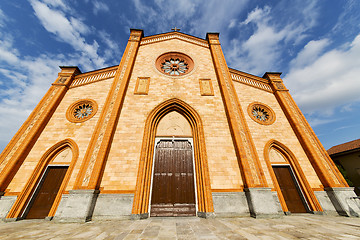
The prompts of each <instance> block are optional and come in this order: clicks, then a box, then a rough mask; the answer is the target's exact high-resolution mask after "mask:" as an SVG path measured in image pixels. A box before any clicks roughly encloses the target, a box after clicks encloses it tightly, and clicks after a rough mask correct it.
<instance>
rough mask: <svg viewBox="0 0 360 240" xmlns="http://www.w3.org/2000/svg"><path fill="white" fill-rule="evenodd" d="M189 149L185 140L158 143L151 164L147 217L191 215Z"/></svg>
mask: <svg viewBox="0 0 360 240" xmlns="http://www.w3.org/2000/svg"><path fill="white" fill-rule="evenodd" d="M192 156H193V153H192V146H191V143H190V141H188V140H160V141H159V142H158V143H157V145H156V149H155V162H154V173H153V184H152V195H151V210H150V216H151V217H154V216H195V215H196V206H195V205H196V203H195V187H194V186H195V184H194V168H193V159H192Z"/></svg>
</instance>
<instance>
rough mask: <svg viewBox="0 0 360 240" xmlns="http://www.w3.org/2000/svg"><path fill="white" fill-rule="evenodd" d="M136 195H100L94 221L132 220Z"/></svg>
mask: <svg viewBox="0 0 360 240" xmlns="http://www.w3.org/2000/svg"><path fill="white" fill-rule="evenodd" d="M133 199H134V194H99V196H98V198H97V200H96V204H95V209H94V214H93V219H130V218H131V209H132V204H133Z"/></svg>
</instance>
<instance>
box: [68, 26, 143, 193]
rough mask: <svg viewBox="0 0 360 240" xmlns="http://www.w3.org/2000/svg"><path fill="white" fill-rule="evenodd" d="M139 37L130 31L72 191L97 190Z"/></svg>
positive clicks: (139, 31) (134, 31)
mask: <svg viewBox="0 0 360 240" xmlns="http://www.w3.org/2000/svg"><path fill="white" fill-rule="evenodd" d="M142 36H143V31H142V30H137V29H131V31H130V38H129V40H128V44H127V46H126V49H125V52H124V54H123V57H122V59H121V62H120V64H119V67H118V69H117V71H116V74H115V77H114V82H113V84H112V87H111V90H110V92H109V94H108V96H107V99H106V103H105V106H104V108H103V110H102V111H101V116H100V119H99V121H98V123H97V125H96V130H95V132H94V134H93V136H92V138H91V141H90V144H89V147H88V149H87V151H86V154H85V158H84V161H83V164H82V166H81V170H80V174H79V175H78V177H77V179H76V185H75V189H93V190H95V189H98V188H99V186H100V181H101V176H102V172H103V171H104V168H105V163H106V159H107V156H108V153H109V151H110V147H111V142H112V139H113V136H114V133H115V129H116V126H117V122H118V119H119V116H120V112H121V109H122V105H123V103H124V99H125V94H126V90H127V87H128V84H129V80H130V76H131V73H132V69H133V66H134V63H135V58H136V54H137V51H138V48H139V45H140V41H141V38H142Z"/></svg>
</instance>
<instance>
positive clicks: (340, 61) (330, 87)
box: [284, 35, 360, 115]
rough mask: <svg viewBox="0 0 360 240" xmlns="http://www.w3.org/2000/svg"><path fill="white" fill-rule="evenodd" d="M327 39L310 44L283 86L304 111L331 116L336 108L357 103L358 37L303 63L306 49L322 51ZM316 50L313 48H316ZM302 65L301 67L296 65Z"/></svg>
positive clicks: (294, 65) (295, 63)
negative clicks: (286, 87) (292, 92)
mask: <svg viewBox="0 0 360 240" xmlns="http://www.w3.org/2000/svg"><path fill="white" fill-rule="evenodd" d="M326 41H327V40H326V39H324V40H319V41H318V42H314V41H313V42H310V43H308V44H307V45H306V46H305V48H304V49H303V50H302V51H301V52H300V53H299V54H298V57H297V58H296V59H295V60H294V61H293V62H292V66H291V69H290V72H289V73H288V74H287V75H286V76H285V77H284V80H285V81H286V85H287V86H288V88H289V89H290V90H292V91H294V94H293V96H294V98H295V100H296V102H297V103H298V104H299V105H300V107H301V108H302V110H303V111H305V112H308V113H314V112H322V113H325V114H327V115H331V114H332V113H333V111H334V109H335V108H336V107H341V106H343V105H345V106H344V107H345V109H347V108H349V103H356V102H359V101H360V95H359V92H360V81H359V76H360V67H359V66H360V58H359V56H360V35H358V36H357V37H356V38H355V39H354V40H353V41H352V42H351V43H347V44H345V45H344V46H342V47H339V48H337V49H333V50H329V51H327V52H325V53H323V54H322V55H320V56H316V55H317V53H315V56H312V57H317V58H316V59H311V57H310V60H311V61H309V62H308V64H306V62H305V61H304V60H302V58H303V57H304V56H305V55H308V52H309V49H307V48H308V47H309V46H313V47H314V45H316V44H315V43H318V46H320V47H318V48H317V49H322V47H323V46H321V45H324V43H326ZM315 48H316V47H315ZM299 62H301V64H299Z"/></svg>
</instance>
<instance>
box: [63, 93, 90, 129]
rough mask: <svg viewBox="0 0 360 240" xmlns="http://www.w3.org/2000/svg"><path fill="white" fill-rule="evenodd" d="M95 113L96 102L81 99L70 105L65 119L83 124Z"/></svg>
mask: <svg viewBox="0 0 360 240" xmlns="http://www.w3.org/2000/svg"><path fill="white" fill-rule="evenodd" d="M96 112H97V104H96V102H95V101H94V100H91V99H83V100H79V101H76V102H74V103H73V104H71V106H70V107H69V108H68V110H67V111H66V118H67V119H68V120H69V121H70V122H75V123H77V122H84V121H86V120H88V119H90V118H92V117H93V116H94V115H95V113H96Z"/></svg>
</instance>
